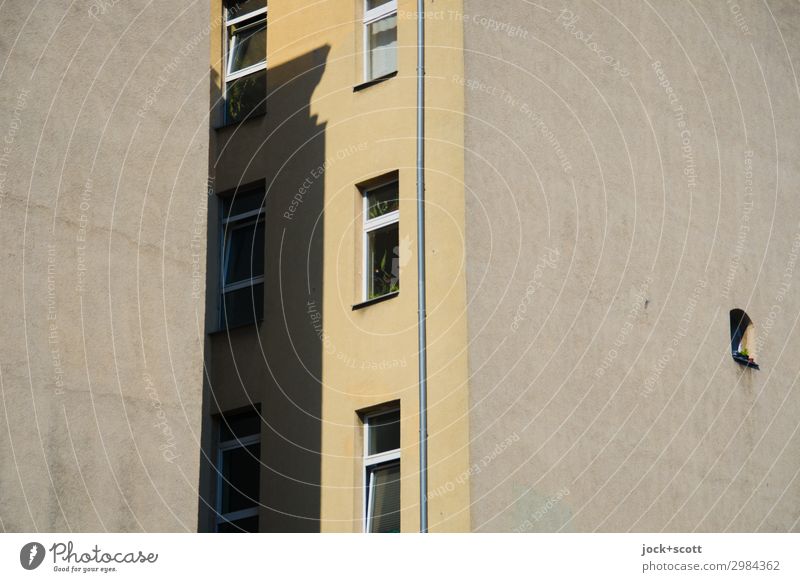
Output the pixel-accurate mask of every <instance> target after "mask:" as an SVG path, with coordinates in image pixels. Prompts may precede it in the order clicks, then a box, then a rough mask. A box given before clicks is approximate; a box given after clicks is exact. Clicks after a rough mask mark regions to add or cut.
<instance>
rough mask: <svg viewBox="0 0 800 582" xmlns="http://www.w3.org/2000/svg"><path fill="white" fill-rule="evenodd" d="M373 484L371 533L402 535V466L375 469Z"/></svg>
mask: <svg viewBox="0 0 800 582" xmlns="http://www.w3.org/2000/svg"><path fill="white" fill-rule="evenodd" d="M371 484H372V488H373V491H372V500H373V501H372V506H371V507H370V514H369V516H368V523H369V531H370V532H373V533H400V464H399V463H395V464H393V465H389V466H383V467H379V468H377V469H373V470H372V479H371Z"/></svg>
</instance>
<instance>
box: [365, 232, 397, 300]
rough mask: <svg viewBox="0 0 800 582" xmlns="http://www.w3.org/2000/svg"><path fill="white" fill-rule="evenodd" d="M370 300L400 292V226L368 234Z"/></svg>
mask: <svg viewBox="0 0 800 582" xmlns="http://www.w3.org/2000/svg"><path fill="white" fill-rule="evenodd" d="M367 239H368V240H367V242H368V260H367V266H368V267H369V269H370V277H369V280H368V282H367V283H368V285H369V287H368V294H369V298H370V299H373V298H375V297H380V296H382V295H386V294H387V293H393V292H395V291H399V290H400V265H399V257H398V255H397V253H398V247H399V240H400V239H399V229H398V224H397V223H396V222H395V223H394V224H390V225H389V226H386V227H383V228H378V229H376V230H373V231H370V232H369V233H367Z"/></svg>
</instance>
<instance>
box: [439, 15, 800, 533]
mask: <svg viewBox="0 0 800 582" xmlns="http://www.w3.org/2000/svg"><path fill="white" fill-rule="evenodd" d="M601 4H602V5H601ZM601 4H597V3H592V2H567V3H563V2H560V1H551V0H544V1H542V2H536V3H532V2H526V1H522V0H511V1H493V2H486V1H483V0H481V1H478V0H467V1H466V2H465V11H464V12H465V17H464V22H465V45H466V46H465V73H464V78H453V82H454V83H457V84H464V85H465V87H466V98H465V100H466V115H467V117H466V138H465V142H466V143H465V145H466V162H465V166H466V190H467V194H466V204H467V239H466V256H467V284H468V302H469V330H470V331H469V333H470V351H469V356H470V374H471V376H470V406H471V409H470V432H471V436H472V441H471V457H472V458H471V461H472V462H473V463H477V464H478V467H479V468H480V469H481V470H480V471H477V472H475V473H474V474H473V476H472V498H471V502H472V528H473V529H474V530H478V531H594V530H600V531H628V530H662V529H665V530H676V531H683V530H694V529H697V530H698V531H724V530H730V531H786V530H795V531H796V530H797V529H798V517H800V503H799V502H800V494H799V493H798V484H797V480H796V477H797V472H798V470H800V454H798V450H800V449H798V438H799V437H798V435H797V432H796V429H797V426H798V420H797V419H798V417H799V416H800V393H798V391H797V389H796V388H795V380H796V377H797V373H798V371H800V363H798V360H797V358H796V357H795V354H796V353H797V352H798V348H800V334H799V333H798V330H797V329H796V325H795V324H796V320H797V314H798V312H799V310H800V299H798V297H800V295H798V293H797V287H798V286H800V273H798V272H796V268H797V265H796V260H797V256H798V248H800V238H798V236H800V210H799V209H798V205H797V192H796V190H797V184H798V179H800V162H798V160H799V159H800V156H799V155H798V154H799V153H800V151H798V150H800V147H798V146H800V143H799V142H798V139H797V136H798V135H800V133H799V130H800V116H798V115H797V112H798V106H799V105H800V103H799V102H798V98H800V95H798V91H797V81H796V78H795V76H794V71H795V70H796V69H797V62H798V56H800V35H799V34H798V31H800V11H798V10H797V4H796V3H794V2H788V1H777V2H776V1H770V2H768V3H766V4H762V5H757V4H755V3H747V2H743V3H740V4H741V5H738V4H735V3H726V2H694V3H682V4H680V5H678V4H676V3H674V2H667V1H659V2H654V3H638V2H623V1H616V0H615V1H611V2H603V3H601ZM792 62H793V63H794V69H793V68H792ZM733 308H742V309H744V310H746V311H747V313H748V314H749V315H750V317H751V318H752V319H753V321H754V323H755V325H756V331H757V335H758V341H759V343H760V344H761V346H760V349H759V350H758V354H757V357H758V362H759V363H760V364H761V370H760V371H754V370H750V369H747V368H744V367H742V366H740V365H738V364H736V363H735V362H734V361H733V360H732V358H731V354H730V349H729V344H730V336H729V317H728V314H729V311H730V310H731V309H733ZM506 442H507V443H508V444H506V445H504V444H503V443H506Z"/></svg>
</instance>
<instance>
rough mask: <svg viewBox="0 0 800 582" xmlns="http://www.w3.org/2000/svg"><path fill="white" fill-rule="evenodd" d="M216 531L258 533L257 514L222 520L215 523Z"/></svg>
mask: <svg viewBox="0 0 800 582" xmlns="http://www.w3.org/2000/svg"><path fill="white" fill-rule="evenodd" d="M217 531H218V532H219V533H245V532H252V533H258V516H257V515H254V516H253V517H245V518H242V519H237V520H236V521H225V522H222V523H220V524H219V525H217Z"/></svg>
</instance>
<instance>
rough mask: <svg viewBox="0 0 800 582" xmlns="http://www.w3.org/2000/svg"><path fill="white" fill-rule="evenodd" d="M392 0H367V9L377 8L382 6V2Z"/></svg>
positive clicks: (385, 2) (386, 2)
mask: <svg viewBox="0 0 800 582" xmlns="http://www.w3.org/2000/svg"><path fill="white" fill-rule="evenodd" d="M391 1H392V0H367V10H372V9H373V8H377V7H378V6H383V5H384V4H388V3H389V2H391Z"/></svg>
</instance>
